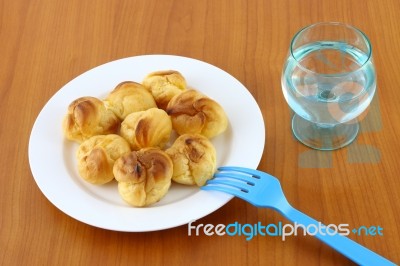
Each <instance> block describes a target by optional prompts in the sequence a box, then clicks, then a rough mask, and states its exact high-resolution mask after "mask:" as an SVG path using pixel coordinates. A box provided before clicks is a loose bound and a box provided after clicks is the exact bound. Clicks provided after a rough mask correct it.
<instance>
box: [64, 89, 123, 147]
mask: <svg viewBox="0 0 400 266" xmlns="http://www.w3.org/2000/svg"><path fill="white" fill-rule="evenodd" d="M120 123H121V121H120V120H119V119H118V117H117V116H116V115H115V114H114V113H113V112H112V111H111V110H109V109H107V108H106V106H105V105H104V103H103V102H102V101H101V100H99V99H97V98H95V97H81V98H78V99H76V100H74V101H73V102H72V103H71V104H70V105H69V106H68V110H67V114H66V115H65V117H64V120H63V131H64V135H65V136H66V138H67V139H69V140H74V141H77V142H79V143H81V142H82V141H84V140H86V139H88V138H90V137H92V136H95V135H100V134H112V133H116V132H117V131H118V129H119V125H120Z"/></svg>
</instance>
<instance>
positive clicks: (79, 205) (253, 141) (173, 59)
mask: <svg viewBox="0 0 400 266" xmlns="http://www.w3.org/2000/svg"><path fill="white" fill-rule="evenodd" d="M167 69H174V70H178V71H179V72H181V73H182V75H183V76H184V77H185V78H186V80H187V83H188V86H190V87H192V88H195V89H197V90H199V91H201V92H203V93H204V94H206V95H208V96H209V97H211V98H213V99H215V100H216V101H217V102H218V103H220V104H221V105H222V107H223V108H224V109H225V111H226V113H227V115H228V119H229V125H230V126H229V128H228V130H227V131H226V132H225V133H224V134H222V135H220V136H217V137H216V138H214V139H213V140H212V142H213V143H214V145H215V147H216V150H217V165H218V166H222V165H236V166H244V167H250V168H256V167H257V166H258V164H259V162H260V159H261V156H262V153H263V149H264V142H265V129H264V120H263V118H262V114H261V111H260V109H259V107H258V105H257V103H256V101H255V100H254V98H253V97H252V95H251V94H250V93H249V91H248V90H247V89H246V88H245V87H244V86H243V85H242V84H241V83H240V82H239V81H238V80H236V79H235V78H234V77H232V76H231V75H229V74H228V73H226V72H224V71H223V70H221V69H219V68H217V67H215V66H212V65H210V64H208V63H205V62H202V61H199V60H195V59H190V58H186V57H180V56H172V55H144V56H135V57H130V58H125V59H120V60H116V61H112V62H109V63H106V64H104V65H101V66H98V67H96V68H94V69H92V70H90V71H87V72H85V73H83V74H82V75H80V76H78V77H77V78H75V79H73V80H72V81H70V82H69V83H68V84H66V85H65V86H64V87H63V88H61V89H60V90H59V91H58V92H57V93H56V94H55V95H54V96H53V97H52V98H51V99H50V100H49V101H48V102H47V104H46V105H45V106H44V107H43V109H42V111H41V112H40V114H39V116H38V117H37V119H36V122H35V124H34V126H33V128H32V132H31V136H30V140H29V162H30V166H31V170H32V174H33V176H34V178H35V180H36V183H37V185H38V186H39V188H40V190H41V191H42V192H43V194H44V195H45V196H46V197H47V198H48V200H49V201H50V202H52V203H53V204H54V205H55V206H56V207H57V208H59V209H60V210H61V211H63V212H64V213H66V214H67V215H69V216H71V217H73V218H75V219H77V220H79V221H81V222H84V223H86V224H89V225H92V226H96V227H100V228H104V229H110V230H117V231H128V232H140V231H155V230H161V229H166V228H171V227H175V226H179V225H183V224H187V223H189V222H190V221H193V220H196V219H200V218H202V217H203V216H206V215H208V214H210V213H211V212H213V211H215V210H217V209H218V208H220V207H221V206H223V205H224V204H226V203H227V202H228V201H229V200H230V199H231V198H232V197H231V196H229V195H225V194H222V193H212V192H209V191H208V192H207V191H202V190H200V189H199V188H197V187H189V186H183V185H177V184H173V185H172V187H171V189H170V191H168V193H167V195H166V196H165V197H164V198H163V199H162V200H161V201H160V202H158V203H157V204H155V205H152V206H150V207H146V208H134V207H130V206H128V205H127V204H126V203H125V202H124V201H123V200H122V199H121V198H120V196H119V194H118V191H117V187H116V182H112V183H110V184H107V185H104V186H96V185H91V184H89V183H86V182H85V181H83V180H82V179H81V178H80V177H79V175H78V172H77V167H76V161H75V160H76V159H75V151H76V149H77V147H78V145H77V144H75V143H72V142H70V141H67V140H65V139H64V136H63V132H62V126H61V124H62V119H63V117H64V115H65V113H66V111H67V107H68V105H69V103H70V102H72V101H73V100H74V99H76V98H78V97H82V96H94V97H98V98H104V97H105V96H106V95H107V94H108V93H109V92H110V91H111V90H112V89H113V88H114V87H115V86H116V85H117V84H118V83H120V82H122V81H126V80H132V81H136V82H141V81H142V80H143V78H144V77H145V76H146V75H147V74H148V73H150V72H153V71H156V70H167Z"/></svg>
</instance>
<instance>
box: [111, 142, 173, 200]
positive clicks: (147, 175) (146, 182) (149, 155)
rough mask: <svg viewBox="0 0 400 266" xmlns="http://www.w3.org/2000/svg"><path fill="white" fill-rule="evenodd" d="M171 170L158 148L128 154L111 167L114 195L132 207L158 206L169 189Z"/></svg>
mask: <svg viewBox="0 0 400 266" xmlns="http://www.w3.org/2000/svg"><path fill="white" fill-rule="evenodd" d="M172 167H173V165H172V161H171V159H170V158H169V157H168V155H167V154H166V153H165V152H164V151H162V150H160V149H158V148H145V149H141V150H139V151H132V152H131V153H129V154H127V155H124V156H122V157H121V158H119V159H118V160H117V161H116V162H115V164H114V168H113V172H114V175H115V179H116V180H117V181H118V192H119V194H120V195H121V197H122V199H124V200H125V201H126V202H127V203H129V204H130V205H132V206H137V207H142V206H147V205H150V204H153V203H155V202H158V201H159V200H160V199H161V198H162V197H164V196H165V194H166V193H167V191H168V189H169V187H170V185H171V177H172V173H173V170H172Z"/></svg>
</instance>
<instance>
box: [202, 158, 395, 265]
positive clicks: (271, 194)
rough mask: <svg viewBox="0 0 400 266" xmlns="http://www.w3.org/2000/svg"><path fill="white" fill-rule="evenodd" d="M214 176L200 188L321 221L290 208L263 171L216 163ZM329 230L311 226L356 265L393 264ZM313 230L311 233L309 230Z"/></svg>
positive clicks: (300, 219)
mask: <svg viewBox="0 0 400 266" xmlns="http://www.w3.org/2000/svg"><path fill="white" fill-rule="evenodd" d="M218 170H219V172H217V173H215V175H214V178H213V179H211V180H209V181H208V182H207V183H206V185H205V186H203V187H202V189H203V190H217V191H221V192H225V193H228V194H231V195H234V196H236V197H238V198H241V199H243V200H245V201H247V202H249V203H251V204H253V205H255V206H257V207H266V208H272V209H274V210H276V211H278V212H280V213H281V214H282V215H283V216H285V217H286V218H287V219H289V220H290V221H292V222H294V223H297V224H301V225H303V226H304V227H305V228H307V227H308V226H309V225H315V226H317V227H316V228H320V227H321V226H323V227H324V228H326V227H325V226H324V225H322V224H321V223H320V222H317V221H316V220H314V219H313V218H311V217H309V216H307V215H306V214H304V213H302V212H300V211H298V210H296V209H295V208H293V207H292V206H291V205H290V204H289V202H288V201H287V199H286V197H285V195H284V194H283V191H282V188H281V185H280V183H279V180H278V179H277V178H276V177H273V176H271V175H269V174H267V173H264V172H261V171H258V170H253V169H248V168H243V167H227V166H226V167H220V168H218ZM326 229H327V230H330V231H329V233H321V232H319V230H315V231H317V232H316V235H315V237H316V238H318V239H319V240H321V241H322V242H324V243H325V244H327V245H329V246H331V247H332V248H333V249H335V250H337V251H338V252H340V253H341V254H343V255H344V256H346V257H347V258H349V259H350V260H352V261H353V262H355V263H357V264H360V265H373V266H377V265H379V266H385V265H396V264H394V263H393V262H391V261H389V260H387V259H386V258H384V257H382V256H380V255H378V254H376V253H375V252H373V251H371V250H369V249H367V248H365V247H363V246H361V245H360V244H358V243H356V242H354V241H353V240H351V239H350V238H347V237H345V236H343V235H341V234H339V233H337V232H335V231H333V229H330V228H326ZM313 234H314V233H313Z"/></svg>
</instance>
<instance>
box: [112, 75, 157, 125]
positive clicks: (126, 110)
mask: <svg viewBox="0 0 400 266" xmlns="http://www.w3.org/2000/svg"><path fill="white" fill-rule="evenodd" d="M104 102H105V103H106V105H107V106H108V107H109V108H110V109H111V110H112V111H113V112H114V113H115V114H116V115H117V116H118V118H120V119H121V120H123V119H125V117H126V116H128V115H129V114H131V113H133V112H138V111H144V110H147V109H150V108H153V107H157V105H156V102H155V100H154V98H153V96H152V95H151V93H150V92H149V91H148V90H147V89H146V88H145V87H143V86H142V85H141V84H139V83H136V82H133V81H124V82H121V83H120V84H118V85H117V87H115V89H114V90H113V91H111V92H110V94H108V96H107V98H106V99H105V100H104Z"/></svg>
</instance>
